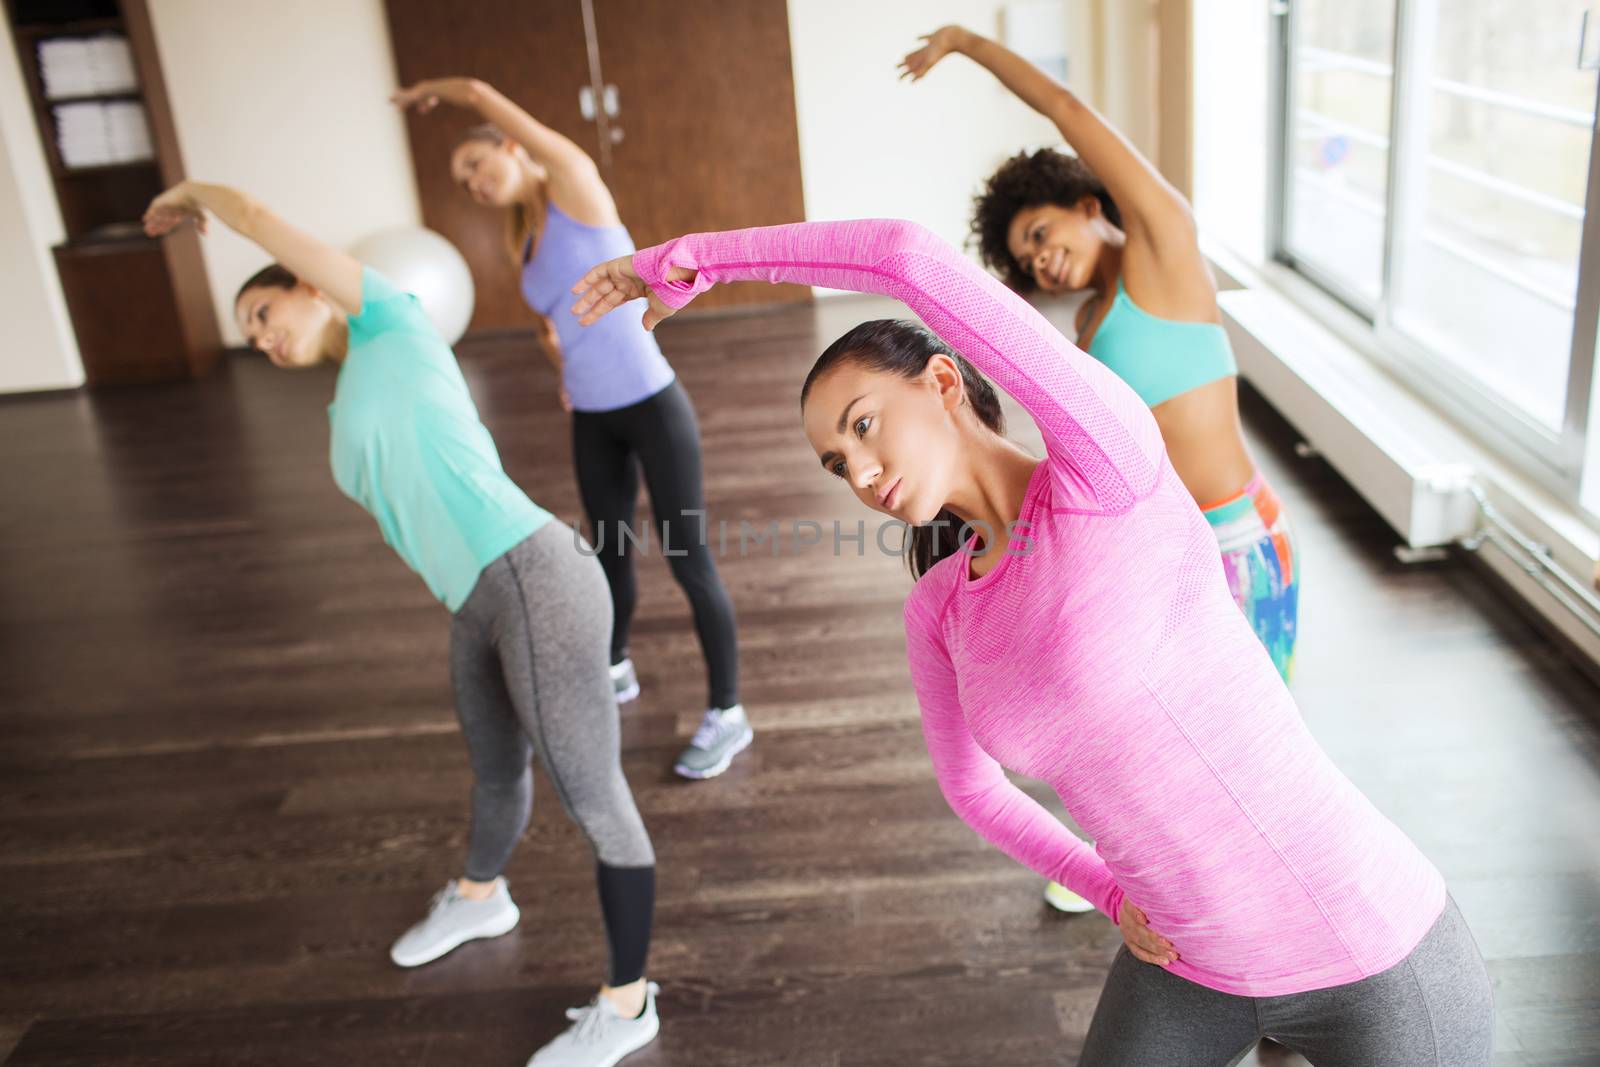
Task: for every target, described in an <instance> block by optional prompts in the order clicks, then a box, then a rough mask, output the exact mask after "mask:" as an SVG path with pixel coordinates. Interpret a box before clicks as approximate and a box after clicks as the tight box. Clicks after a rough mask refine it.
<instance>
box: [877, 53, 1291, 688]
mask: <svg viewBox="0 0 1600 1067" xmlns="http://www.w3.org/2000/svg"><path fill="white" fill-rule="evenodd" d="M923 40H925V41H926V42H927V43H926V44H925V45H924V46H923V47H922V48H920V49H918V50H917V51H915V52H912V53H911V54H910V55H908V56H906V58H905V59H904V61H903V62H902V67H903V68H904V74H903V76H908V77H910V78H911V79H912V80H919V79H921V78H922V77H923V76H924V75H926V74H927V73H928V71H929V70H931V69H932V68H933V66H934V64H936V63H938V62H939V60H941V59H943V58H944V57H945V56H946V55H949V54H950V53H952V52H959V53H961V54H962V55H965V56H967V57H969V58H971V59H972V60H973V61H974V62H976V63H978V64H979V65H981V66H983V67H985V68H986V69H987V70H989V72H990V73H992V74H993V75H994V76H995V77H997V78H999V79H1000V81H1001V82H1002V83H1003V84H1004V85H1005V87H1006V88H1008V89H1010V90H1011V91H1012V92H1013V93H1015V94H1017V96H1019V97H1020V98H1021V99H1022V100H1023V102H1024V103H1026V104H1028V105H1029V106H1030V107H1032V108H1033V109H1034V110H1035V111H1038V112H1039V113H1040V114H1042V115H1044V116H1045V117H1047V118H1049V119H1050V120H1051V121H1053V122H1054V123H1055V124H1056V128H1057V129H1059V130H1060V131H1061V135H1062V137H1063V138H1065V139H1066V141H1067V143H1068V144H1069V145H1070V146H1071V147H1072V149H1073V150H1074V151H1075V152H1076V153H1077V155H1076V156H1070V155H1067V154H1065V153H1062V152H1057V151H1054V150H1052V149H1043V150H1041V151H1038V152H1034V153H1032V154H1031V155H1030V154H1027V153H1020V154H1018V155H1016V156H1013V157H1012V158H1011V159H1008V160H1006V162H1005V163H1004V164H1002V165H1001V167H1000V169H999V170H998V171H996V172H995V173H994V175H993V176H992V177H991V178H990V179H989V181H988V183H987V185H986V187H985V188H984V191H983V193H982V194H981V195H980V196H979V197H978V198H977V202H976V210H975V213H974V217H973V221H972V232H973V236H974V237H975V238H976V239H977V244H978V251H979V254H980V255H981V256H982V258H983V261H984V263H985V264H986V265H987V266H989V267H990V268H991V269H992V270H994V271H996V272H997V273H998V274H999V275H1000V276H1001V278H1002V279H1003V280H1004V281H1005V282H1006V284H1007V285H1009V286H1010V287H1011V288H1012V289H1014V290H1016V291H1017V292H1019V293H1024V294H1027V293H1031V292H1033V291H1035V290H1040V291H1043V292H1045V293H1049V294H1052V295H1055V294H1063V293H1071V292H1077V291H1080V290H1084V289H1088V290H1092V294H1093V295H1092V296H1091V297H1090V299H1089V301H1088V302H1087V303H1086V304H1085V305H1084V307H1083V308H1082V309H1081V310H1080V312H1079V316H1078V329H1079V335H1078V344H1079V345H1080V346H1081V347H1083V348H1084V349H1085V350H1087V351H1088V353H1089V354H1090V355H1092V356H1094V357H1095V358H1096V359H1098V360H1100V361H1101V362H1102V363H1104V364H1105V365H1106V366H1108V367H1110V368H1111V369H1112V370H1113V371H1115V372H1116V373H1117V375H1118V376H1119V377H1121V378H1122V379H1123V381H1125V382H1127V383H1128V384H1129V385H1130V386H1132V387H1133V389H1134V391H1135V392H1137V393H1138V394H1139V396H1140V397H1141V398H1143V400H1144V401H1145V403H1147V404H1149V405H1150V409H1151V411H1152V412H1153V413H1154V414H1155V417H1156V422H1157V423H1158V424H1159V425H1160V427H1161V434H1162V437H1163V439H1164V440H1165V442H1166V446H1167V454H1168V455H1169V456H1170V457H1171V460H1172V466H1173V469H1174V470H1175V471H1176V472H1177V474H1178V476H1179V477H1180V478H1182V479H1183V483H1184V485H1185V486H1187V487H1188V489H1189V492H1190V493H1191V494H1192V495H1193V496H1194V498H1195V502H1196V503H1197V504H1199V505H1200V508H1201V510H1202V511H1203V512H1204V513H1205V516H1206V518H1207V519H1208V520H1210V522H1211V524H1212V526H1213V528H1214V529H1215V530H1216V533H1217V540H1218V542H1219V546H1220V548H1221V551H1222V559H1223V569H1224V572H1225V573H1226V574H1227V577H1228V584H1229V586H1230V587H1231V588H1232V590H1233V596H1234V599H1235V600H1236V601H1237V602H1238V604H1239V607H1240V609H1241V610H1243V611H1244V613H1245V615H1246V616H1247V617H1248V618H1249V619H1250V622H1251V625H1252V626H1253V627H1254V628H1255V631H1256V634H1257V636H1259V637H1260V638H1261V642H1262V644H1263V645H1264V646H1265V647H1266V649H1267V651H1268V652H1269V653H1270V654H1271V656H1272V660H1273V663H1274V664H1275V665H1276V666H1277V668H1278V670H1279V672H1280V673H1281V674H1282V675H1283V676H1284V678H1285V679H1288V677H1289V675H1290V673H1291V670H1292V668H1293V665H1294V647H1295V637H1296V631H1297V627H1296V609H1297V601H1298V596H1297V593H1298V586H1299V583H1298V580H1297V578H1298V569H1297V567H1296V561H1295V555H1296V554H1295V551H1294V538H1293V535H1292V534H1291V532H1290V529H1289V525H1288V523H1287V521H1286V520H1285V518H1284V516H1283V514H1282V510H1281V508H1280V507H1279V505H1278V499H1277V497H1276V496H1275V495H1274V494H1273V492H1272V490H1271V489H1270V488H1268V487H1267V485H1266V483H1265V482H1264V481H1263V480H1262V478H1261V475H1260V473H1259V472H1258V471H1257V470H1256V467H1255V463H1254V462H1253V461H1252V460H1251V458H1250V453H1249V450H1248V449H1247V448H1246V447H1245V442H1244V430H1243V428H1242V427H1241V425H1240V422H1239V398H1238V385H1237V375H1238V367H1237V365H1236V364H1235V362H1234V358H1233V349H1232V348H1231V347H1230V346H1229V344H1228V335H1227V333H1226V332H1225V331H1224V330H1223V328H1222V316H1221V313H1220V312H1219V311H1218V309H1217V291H1216V283H1215V282H1214V281H1213V280H1212V277H1211V270H1210V268H1209V267H1208V266H1207V264H1206V260H1205V257H1204V256H1203V255H1202V254H1201V252H1200V244H1199V240H1198V237H1197V234H1196V230H1195V223H1194V216H1193V214H1192V213H1191V211H1190V209H1189V204H1188V202H1187V201H1185V200H1184V198H1183V196H1182V194H1180V193H1179V192H1178V191H1177V190H1176V189H1174V188H1173V187H1172V186H1171V185H1169V184H1168V183H1167V181H1166V179H1165V178H1163V177H1162V176H1161V174H1160V172H1158V171H1157V170H1156V169H1155V167H1154V166H1152V165H1151V164H1150V162H1149V160H1147V159H1145V158H1144V157H1143V156H1141V155H1140V154H1139V153H1138V152H1137V151H1136V150H1135V149H1134V148H1133V146H1132V145H1130V144H1129V143H1128V142H1127V141H1126V140H1125V139H1123V137H1122V136H1121V135H1120V134H1118V133H1117V131H1115V130H1114V129H1112V128H1111V127H1110V126H1109V125H1107V124H1106V121H1105V120H1104V119H1103V118H1101V117H1100V116H1099V115H1098V114H1097V113H1096V112H1095V111H1094V109H1093V108H1091V107H1089V105H1088V104H1086V103H1084V102H1083V101H1082V100H1080V99H1079V98H1078V97H1077V96H1076V95H1074V94H1073V93H1072V91H1071V90H1069V89H1067V88H1066V87H1065V86H1063V85H1061V84H1060V83H1058V82H1056V81H1055V80H1054V79H1052V78H1051V77H1050V76H1049V75H1047V74H1045V73H1044V72H1043V71H1041V70H1039V69H1038V68H1037V67H1034V66H1033V65H1032V64H1030V63H1029V62H1028V61H1027V60H1025V59H1023V58H1022V57H1021V56H1018V55H1017V54H1015V53H1014V52H1010V51H1008V50H1007V49H1005V48H1004V47H1002V46H1001V45H999V44H996V43H995V42H994V41H991V40H988V39H986V38H984V37H981V36H979V35H977V34H975V33H972V32H970V31H968V30H964V29H962V28H961V27H959V26H946V27H944V28H943V29H941V30H938V31H937V32H935V33H933V34H931V35H929V36H928V37H925V38H923Z"/></svg>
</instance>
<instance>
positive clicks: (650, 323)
mask: <svg viewBox="0 0 1600 1067" xmlns="http://www.w3.org/2000/svg"><path fill="white" fill-rule="evenodd" d="M695 273H696V272H695V271H692V270H690V269H688V268H687V267H671V268H668V270H667V280H668V281H670V282H693V281H694V279H695ZM572 292H573V295H575V296H576V297H577V298H578V302H577V303H576V304H573V305H572V313H573V314H574V315H576V316H578V324H579V325H581V326H592V325H593V324H594V323H596V322H599V321H600V319H601V318H602V317H603V316H604V315H605V314H606V313H607V312H609V311H612V310H614V309H616V308H619V307H621V306H622V305H623V304H626V303H627V302H628V301H630V300H638V299H639V298H640V297H644V298H645V299H647V300H648V301H649V302H650V306H649V307H648V308H646V309H645V313H644V328H645V329H647V330H653V329H655V328H656V323H658V322H660V321H661V320H662V319H665V318H667V317H669V316H671V315H672V313H673V312H674V311H676V310H677V309H676V308H671V307H668V306H667V305H666V304H664V303H662V301H661V298H660V297H658V296H656V294H655V293H653V292H651V291H650V287H649V286H648V285H646V284H645V281H644V279H643V278H641V277H639V272H638V271H636V270H634V269H633V257H632V256H631V255H630V256H618V257H617V258H616V259H612V260H608V261H606V262H605V263H601V264H600V265H599V266H596V267H591V268H590V269H589V273H587V274H585V275H584V276H583V277H582V278H580V279H579V280H578V284H577V285H574V286H573V287H572Z"/></svg>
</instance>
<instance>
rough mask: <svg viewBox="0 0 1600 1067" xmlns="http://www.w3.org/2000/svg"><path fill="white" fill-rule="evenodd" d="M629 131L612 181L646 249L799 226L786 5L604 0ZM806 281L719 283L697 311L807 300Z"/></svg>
mask: <svg viewBox="0 0 1600 1067" xmlns="http://www.w3.org/2000/svg"><path fill="white" fill-rule="evenodd" d="M594 7H595V26H596V30H597V33H596V36H597V37H598V38H599V41H600V68H601V71H602V73H603V76H604V79H605V81H606V83H607V84H610V85H615V86H616V87H617V96H618V103H619V108H618V116H617V118H615V119H613V120H611V122H612V125H613V126H615V127H616V128H618V129H620V130H621V131H622V139H621V140H620V141H614V143H613V145H612V149H611V167H610V170H609V172H608V176H607V179H606V180H607V181H608V182H610V184H611V190H612V193H613V195H614V196H616V198H617V205H618V207H619V208H620V209H621V211H622V217H623V219H624V220H625V221H626V222H627V224H628V227H629V229H630V230H631V232H632V233H633V237H634V240H636V241H637V242H638V243H639V244H640V245H641V246H647V245H652V244H657V243H659V242H661V241H664V240H666V239H668V238H669V237H675V236H677V235H679V234H682V233H693V232H696V231H700V230H727V229H735V228H738V227H743V226H767V225H775V224H777V223H784V222H799V221H801V220H802V219H804V218H805V202H804V198H803V197H802V195H801V188H800V138H799V132H798V125H797V123H796V119H795V107H794V74H793V70H792V68H791V65H790V57H789V15H788V10H787V7H786V5H785V3H784V0H739V2H738V3H726V2H718V0H594ZM810 296H811V290H810V288H809V287H806V286H795V285H785V286H773V285H767V284H765V283H761V282H748V283H744V284H741V285H732V286H719V287H718V288H716V289H713V290H712V291H711V292H709V293H707V294H706V295H705V296H702V297H698V298H697V299H696V300H695V303H694V306H695V307H718V306H726V305H730V304H766V303H791V302H794V301H797V300H809V299H810Z"/></svg>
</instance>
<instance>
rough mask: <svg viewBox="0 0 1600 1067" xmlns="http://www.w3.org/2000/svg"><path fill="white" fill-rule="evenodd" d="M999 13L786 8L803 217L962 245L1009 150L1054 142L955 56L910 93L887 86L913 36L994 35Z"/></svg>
mask: <svg viewBox="0 0 1600 1067" xmlns="http://www.w3.org/2000/svg"><path fill="white" fill-rule="evenodd" d="M1065 2H1066V0H1063V3H1065ZM1003 6H1004V5H1003V4H1000V3H994V2H991V0H870V2H863V0H790V3H789V39H790V48H791V51H792V53H793V62H794V80H795V108H796V111H797V112H798V118H799V125H800V171H801V180H802V181H803V182H804V185H805V202H806V217H807V218H809V219H847V218H863V217H871V216H888V217H893V218H908V219H914V220H916V221H917V222H920V223H922V224H923V225H925V226H927V227H929V228H930V229H932V230H934V231H935V232H936V233H938V234H939V235H940V236H941V237H944V238H945V239H946V240H948V241H951V242H953V243H955V244H957V245H961V244H962V243H963V242H964V241H965V240H966V236H967V221H968V219H969V217H970V215H971V209H972V197H973V194H975V193H976V192H978V190H979V189H980V188H981V187H982V184H983V180H984V179H985V178H987V177H988V176H989V175H990V174H991V173H992V172H993V171H994V169H995V167H997V166H998V165H999V164H1000V162H1001V161H1002V160H1004V159H1005V158H1006V157H1007V156H1010V155H1012V154H1014V153H1015V152H1017V151H1018V150H1019V149H1022V148H1033V147H1037V146H1039V145H1045V144H1052V145H1053V144H1059V143H1060V141H1061V136H1060V134H1059V133H1057V132H1056V129H1055V127H1054V126H1053V125H1051V124H1050V123H1049V122H1048V121H1046V120H1045V119H1043V118H1041V117H1040V116H1038V115H1036V114H1034V112H1033V111H1031V110H1030V109H1029V108H1028V107H1027V106H1026V105H1024V104H1023V103H1021V102H1020V101H1019V100H1017V99H1016V98H1015V97H1013V96H1012V95H1011V94H1010V93H1008V92H1007V91H1006V90H1005V89H1004V88H1003V87H1002V86H1001V85H1000V83H999V82H997V81H995V80H994V78H993V77H992V76H990V74H989V73H988V72H987V71H985V70H984V69H983V68H981V67H979V66H977V65H976V64H975V63H973V62H972V61H971V60H968V59H966V58H964V57H962V56H951V57H948V58H946V59H945V60H944V61H943V62H942V63H940V64H939V66H938V67H937V68H935V69H934V71H933V73H932V74H930V75H928V77H926V78H925V79H923V80H922V81H921V82H919V83H917V84H916V85H912V84H910V83H909V82H897V81H896V80H895V79H896V76H897V70H896V64H897V63H898V62H899V61H900V58H901V57H902V56H904V55H905V54H906V53H907V52H909V51H911V50H912V49H913V48H914V47H916V45H917V44H918V41H917V36H918V35H919V34H924V33H930V32H932V31H933V30H935V29H937V28H938V27H940V26H943V25H945V24H946V23H951V22H959V23H961V24H963V25H965V26H966V27H967V28H968V29H972V30H976V31H977V32H979V33H983V34H986V35H989V36H995V35H996V34H998V32H999V21H998V20H999V12H1000V9H1001V8H1002V7H1003ZM1069 59H1070V57H1069Z"/></svg>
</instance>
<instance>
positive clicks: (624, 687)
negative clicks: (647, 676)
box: [611, 658, 639, 704]
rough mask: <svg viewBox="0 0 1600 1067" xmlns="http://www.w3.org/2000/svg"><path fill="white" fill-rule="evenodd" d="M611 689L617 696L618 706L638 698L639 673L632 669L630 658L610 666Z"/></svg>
mask: <svg viewBox="0 0 1600 1067" xmlns="http://www.w3.org/2000/svg"><path fill="white" fill-rule="evenodd" d="M611 688H612V690H613V691H614V692H615V693H616V694H617V703H618V704H626V703H627V702H628V701H630V700H634V699H636V698H637V697H638V696H639V672H638V671H636V670H634V669H633V660H632V659H631V658H629V659H625V660H623V661H622V662H621V663H613V664H612V665H611Z"/></svg>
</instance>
